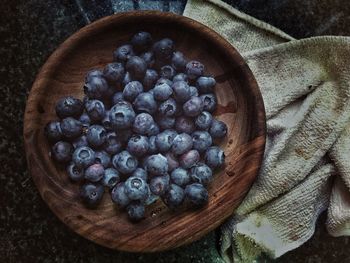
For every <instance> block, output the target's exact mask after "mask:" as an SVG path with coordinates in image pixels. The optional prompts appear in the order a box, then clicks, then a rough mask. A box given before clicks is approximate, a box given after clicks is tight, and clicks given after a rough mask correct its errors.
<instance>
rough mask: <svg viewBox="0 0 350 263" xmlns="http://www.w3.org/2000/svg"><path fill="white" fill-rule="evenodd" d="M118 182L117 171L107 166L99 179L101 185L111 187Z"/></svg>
mask: <svg viewBox="0 0 350 263" xmlns="http://www.w3.org/2000/svg"><path fill="white" fill-rule="evenodd" d="M119 182H120V175H119V172H118V171H117V170H116V169H114V168H107V169H106V170H105V173H104V175H103V177H102V180H101V183H102V185H104V186H107V187H108V188H110V189H112V188H113V187H114V186H115V185H116V184H117V183H119Z"/></svg>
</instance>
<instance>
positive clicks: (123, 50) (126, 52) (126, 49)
mask: <svg viewBox="0 0 350 263" xmlns="http://www.w3.org/2000/svg"><path fill="white" fill-rule="evenodd" d="M134 55H135V54H134V51H133V49H132V46H131V45H123V46H120V47H118V48H117V49H116V50H115V51H114V52H113V60H114V61H117V62H126V61H127V60H128V59H129V58H130V57H132V56H134Z"/></svg>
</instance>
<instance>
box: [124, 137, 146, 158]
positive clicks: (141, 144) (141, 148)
mask: <svg viewBox="0 0 350 263" xmlns="http://www.w3.org/2000/svg"><path fill="white" fill-rule="evenodd" d="M126 149H127V151H128V152H129V153H131V154H132V155H134V156H136V157H141V156H143V155H145V154H146V153H147V152H148V149H149V142H148V138H147V137H146V136H142V135H133V136H132V137H131V138H130V140H129V142H128V145H127V147H126Z"/></svg>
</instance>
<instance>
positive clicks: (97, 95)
mask: <svg viewBox="0 0 350 263" xmlns="http://www.w3.org/2000/svg"><path fill="white" fill-rule="evenodd" d="M107 90H108V84H107V81H106V80H105V79H104V78H103V77H92V78H90V79H89V81H88V82H85V84H84V93H85V94H86V95H87V96H88V97H89V98H90V99H102V98H103V96H104V95H105V94H106V92H107Z"/></svg>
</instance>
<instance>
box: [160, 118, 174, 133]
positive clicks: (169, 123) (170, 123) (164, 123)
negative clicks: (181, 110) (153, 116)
mask: <svg viewBox="0 0 350 263" xmlns="http://www.w3.org/2000/svg"><path fill="white" fill-rule="evenodd" d="M157 123H158V125H159V128H161V129H162V130H167V129H172V128H174V126H175V118H174V117H167V116H161V115H160V116H157Z"/></svg>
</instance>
